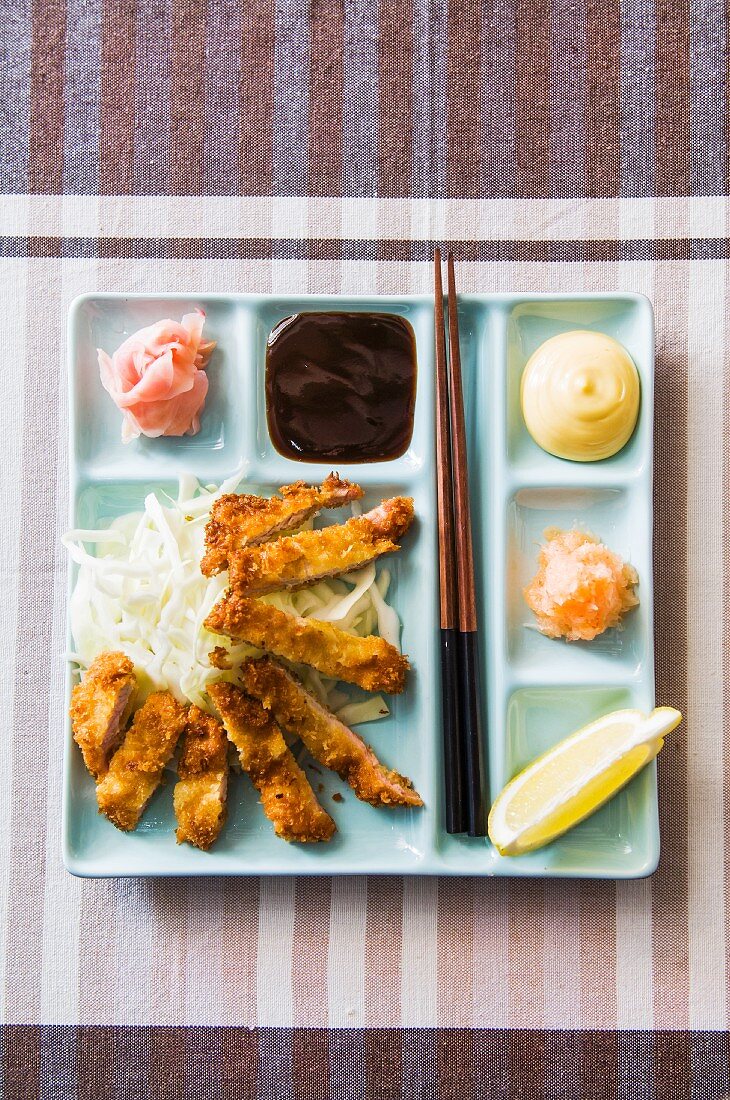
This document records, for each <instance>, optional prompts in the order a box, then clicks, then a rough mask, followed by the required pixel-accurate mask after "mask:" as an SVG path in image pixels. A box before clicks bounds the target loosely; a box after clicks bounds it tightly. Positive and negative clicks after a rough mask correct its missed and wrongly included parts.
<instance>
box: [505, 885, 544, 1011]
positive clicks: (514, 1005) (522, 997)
mask: <svg viewBox="0 0 730 1100" xmlns="http://www.w3.org/2000/svg"><path fill="white" fill-rule="evenodd" d="M506 892H507V898H508V909H507V932H508V936H507V957H508V965H509V987H508V991H507V993H508V998H509V1013H508V1020H509V1024H510V1027H539V1026H540V1025H541V1024H542V1023H543V1020H544V1011H545V994H544V980H545V971H544V966H543V942H544V925H545V920H544V914H545V894H544V888H543V885H542V883H540V882H530V881H527V880H525V879H512V880H510V881H509V882H508V883H507V885H506ZM526 974H529V975H530V981H529V982H528V981H525V975H526Z"/></svg>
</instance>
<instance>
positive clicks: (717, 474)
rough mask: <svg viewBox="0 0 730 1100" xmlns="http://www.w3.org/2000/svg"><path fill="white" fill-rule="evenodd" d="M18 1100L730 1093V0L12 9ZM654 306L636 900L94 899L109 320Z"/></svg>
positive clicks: (9, 1036) (7, 983) (7, 416)
mask: <svg viewBox="0 0 730 1100" xmlns="http://www.w3.org/2000/svg"><path fill="white" fill-rule="evenodd" d="M0 10H2V19H1V20H0V28H1V29H2V34H1V35H0V37H1V39H2V42H1V48H2V53H3V66H2V71H1V72H0V113H1V115H2V125H0V147H1V150H2V151H1V153H0V191H1V192H2V194H1V195H0V249H1V250H2V259H1V260H0V263H1V265H2V284H1V285H2V289H3V309H2V330H3V340H2V347H3V376H4V378H5V380H6V382H7V383H8V390H7V393H6V398H7V400H3V401H2V402H0V425H1V432H0V439H2V445H3V456H4V463H3V470H2V478H1V479H0V500H1V502H2V506H1V510H0V517H2V519H1V522H0V539H1V540H2V550H1V552H0V570H1V571H2V586H1V588H2V594H3V612H2V614H3V630H2V633H1V634H0V649H1V653H2V660H0V677H1V678H2V688H1V691H2V694H1V696H0V697H1V698H2V700H3V706H2V711H1V714H2V718H1V720H2V724H3V731H2V737H0V837H1V838H2V854H1V855H0V925H1V928H2V933H1V938H0V943H1V950H0V1005H1V1006H2V1009H1V1010H2V1020H3V1021H4V1024H5V1027H4V1030H3V1047H2V1061H1V1064H2V1073H3V1078H2V1087H1V1088H0V1091H2V1090H3V1089H4V1092H3V1095H4V1097H5V1098H6V1100H20V1098H22V1100H29V1098H34V1097H43V1098H44V1100H46V1098H48V1100H50V1098H58V1100H66V1098H69V1100H71V1098H74V1100H75V1098H79V1100H83V1098H86V1097H105V1098H106V1097H116V1098H123V1100H127V1098H132V1097H139V1098H140V1100H142V1098H145V1100H146V1098H152V1100H158V1098H163V1097H164V1098H168V1097H170V1098H172V1097H180V1098H182V1097H191V1098H198V1097H206V1098H208V1097H211V1098H215V1100H218V1098H221V1100H227V1098H231V1100H233V1098H236V1100H238V1098H241V1097H252V1098H257V1100H258V1098H260V1100H279V1098H281V1100H289V1098H292V1100H294V1098H299V1097H307V1098H309V1097H317V1098H319V1097H321V1098H322V1100H340V1098H347V1100H350V1098H353V1100H355V1098H357V1100H364V1098H367V1097H378V1098H380V1097H403V1098H407V1100H410V1098H416V1097H426V1098H436V1097H459V1098H471V1097H477V1096H484V1097H487V1096H489V1097H496V1098H508V1097H509V1098H521V1100H532V1098H533V1097H534V1098H545V1100H553V1098H555V1100H558V1098H560V1100H563V1098H566V1100H567V1098H570V1100H572V1098H576V1100H592V1098H594V1097H606V1098H609V1097H610V1098H616V1100H634V1098H642V1100H652V1098H664V1097H668V1098H671V1100H684V1098H688V1100H689V1098H697V1100H710V1098H712V1097H727V1096H728V1094H729V1090H730V1079H729V1069H728V1040H727V1030H726V1029H727V1021H728V1011H729V996H728V994H729V986H728V974H729V970H728V949H729V947H730V896H729V887H730V865H729V863H728V859H729V854H730V840H729V839H728V836H727V834H728V821H729V818H730V796H728V794H727V780H728V776H729V775H730V755H729V754H730V700H729V699H728V693H727V692H728V689H727V683H728V673H729V672H730V669H729V668H728V654H729V653H730V641H729V639H728V628H727V622H728V614H729V612H730V608H728V595H729V593H730V575H729V570H730V514H729V513H728V504H729V503H730V500H729V497H728V491H729V490H728V486H729V484H730V482H729V481H728V477H729V476H730V469H729V468H728V466H727V465H726V462H725V459H724V452H725V444H726V438H725V437H726V434H727V432H728V430H729V428H730V411H729V406H728V396H729V395H728V385H729V383H730V362H729V361H728V331H727V327H728V326H727V310H726V305H725V303H726V298H727V291H728V278H729V276H730V269H729V267H728V262H727V260H728V254H729V248H730V246H729V244H728V227H727V219H728V201H727V199H726V197H725V196H726V195H727V194H728V186H729V175H728V172H729V168H728V133H727V127H728V122H727V119H728V110H727V108H728V93H729V91H730V79H729V77H728V67H727V62H728V45H727V34H728V32H727V15H726V10H725V5H724V2H721V0H697V2H696V3H693V4H690V3H689V0H623V2H620V0H601V2H600V3H599V2H598V0H553V2H552V3H548V0H450V2H449V3H446V2H445V0H444V2H439V0H424V2H422V3H416V2H415V0H309V3H307V2H306V0H249V2H248V3H241V2H239V0H208V2H207V4H206V3H205V2H204V0H200V2H198V0H2V3H0ZM436 242H438V243H441V244H442V245H443V244H446V245H447V246H449V245H453V247H454V249H455V251H456V253H457V256H458V257H459V258H460V260H461V261H462V263H461V265H460V280H461V288H462V289H463V290H464V291H488V290H490V291H492V290H523V291H531V290H532V291H546V290H547V291H573V290H575V291H581V290H614V289H621V290H630V291H642V292H644V293H646V294H648V295H649V296H650V297H651V299H652V300H653V302H654V304H655V307H656V320H657V337H658V359H657V393H656V397H657V403H656V473H657V490H656V513H655V515H656V532H655V533H656V591H657V603H656V621H657V627H656V630H657V636H656V642H657V658H658V661H657V688H658V697H659V700H660V701H663V702H667V703H670V702H671V703H672V704H675V705H677V706H679V707H680V708H681V709H682V710H683V711H684V713H685V714H686V723H685V725H684V726H683V727H682V732H681V733H680V734H679V735H677V736H675V737H673V738H672V739H671V741H670V742H669V743H668V745H667V747H666V749H665V751H664V752H663V753H662V755H661V757H660V761H659V773H660V794H661V818H662V840H663V853H662V859H661V864H660V868H659V871H658V872H657V874H656V875H655V876H654V877H653V878H651V879H649V880H646V881H640V882H633V883H631V882H625V883H619V884H616V883H613V882H597V883H589V882H568V883H563V882H542V881H528V882H524V881H507V880H500V881H488V880H477V881H471V880H454V881H446V880H442V881H438V880H436V879H425V880H413V879H409V880H405V881H403V880H401V879H395V878H370V879H367V880H366V879H362V878H346V879H338V880H329V879H319V880H310V881H305V880H299V881H295V880H286V879H281V880H277V879H273V880H264V881H260V882H259V881H257V880H252V879H242V880H238V881H237V880H228V881H222V880H208V881H200V880H198V881H154V882H153V881H100V882H91V881H78V880H75V879H72V878H71V877H70V876H69V875H67V874H66V872H65V871H64V869H63V867H62V864H61V858H60V839H59V837H60V785H61V764H60V759H61V746H62V740H63V737H64V735H65V720H64V713H63V698H62V695H63V678H64V672H63V667H62V660H61V654H62V652H63V650H64V622H65V561H64V558H63V554H62V552H61V550H60V548H59V535H60V533H61V530H62V528H63V526H64V517H65V514H66V508H67V499H66V498H67V478H66V443H65V435H66V417H67V409H66V400H65V380H64V379H65V362H64V355H65V353H64V326H65V315H66V310H67V306H68V303H69V301H70V300H71V298H72V297H73V296H74V295H76V294H79V293H81V292H83V291H90V290H120V289H124V290H129V291H163V290H186V291H190V290H199V291H203V290H205V291H215V290H232V289H235V290H245V291H259V292H270V291H280V292H294V291H296V292H299V291H328V292H329V291H333V292H338V291H342V292H356V291H367V292H378V293H391V292H397V293H407V292H412V291H429V290H430V284H431V269H430V265H429V260H430V257H431V254H432V248H433V245H434V243H436Z"/></svg>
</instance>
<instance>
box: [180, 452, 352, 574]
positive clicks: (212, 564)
mask: <svg viewBox="0 0 730 1100" xmlns="http://www.w3.org/2000/svg"><path fill="white" fill-rule="evenodd" d="M279 492H280V493H281V496H273V497H271V498H269V497H257V496H250V495H248V494H243V493H241V494H238V493H227V494H226V495H225V496H222V497H219V498H218V500H216V502H215V504H214V505H213V507H212V509H211V512H210V519H209V521H208V524H207V526H206V528H205V546H206V553H205V555H204V557H203V560H202V561H201V563H200V568H201V570H202V571H203V573H205V575H206V576H207V577H211V576H212V575H213V574H214V573H220V572H221V570H223V569H226V568H227V567H228V559H229V555H230V554H231V552H232V551H234V550H243V549H244V548H245V547H247V546H254V545H255V544H256V543H258V542H261V540H262V539H265V538H268V536H269V535H276V534H280V533H281V532H282V531H292V530H293V529H294V528H295V527H299V525H300V524H302V523H304V521H305V520H308V519H311V517H312V516H315V515H316V514H317V512H321V511H322V509H323V508H341V507H342V505H343V504H349V503H350V502H351V501H353V500H359V499H360V497H361V496H362V489H361V488H360V486H359V485H355V484H354V483H353V482H351V481H342V480H341V479H340V478H339V477H337V475H336V474H330V476H329V477H328V478H325V480H324V481H323V482H322V485H321V486H320V488H319V489H318V488H317V487H316V486H314V485H306V484H305V483H304V482H303V481H296V482H295V483H294V484H293V485H282V487H281V489H279Z"/></svg>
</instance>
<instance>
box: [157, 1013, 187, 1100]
mask: <svg viewBox="0 0 730 1100" xmlns="http://www.w3.org/2000/svg"><path fill="white" fill-rule="evenodd" d="M185 1031H186V1029H185V1028H184V1027H155V1028H153V1029H152V1032H151V1034H150V1057H149V1082H148V1095H149V1098H150V1100H186V1097H187V1093H186V1089H185V1064H186V1056H185V1055H186V1051H185V1046H186V1044H185Z"/></svg>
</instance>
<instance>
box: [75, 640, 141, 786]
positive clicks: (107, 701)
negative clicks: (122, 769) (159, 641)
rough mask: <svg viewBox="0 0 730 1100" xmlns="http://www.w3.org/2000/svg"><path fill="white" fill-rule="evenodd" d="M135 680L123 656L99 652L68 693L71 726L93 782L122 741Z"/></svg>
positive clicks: (135, 683)
mask: <svg viewBox="0 0 730 1100" xmlns="http://www.w3.org/2000/svg"><path fill="white" fill-rule="evenodd" d="M136 686H137V681H136V679H135V676H134V671H133V665H132V662H131V661H130V660H129V658H128V657H125V656H124V654H123V653H112V652H109V653H100V654H99V656H98V657H96V658H95V659H94V660H93V661H92V662H91V664H90V665H89V667H88V669H87V670H86V673H85V675H84V678H83V680H82V681H81V683H80V684H77V685H76V687H75V688H74V689H73V691H72V693H71V708H70V710H69V713H70V715H71V726H72V728H73V735H74V741H75V742H76V744H77V745H78V746H79V748H80V749H81V752H82V754H83V757H84V764H86V767H87V768H88V769H89V771H90V772H91V774H92V775H93V777H94V779H96V780H99V779H101V777H102V776H103V775H104V774H105V773H106V770H107V768H108V766H109V758H110V757H111V755H112V753H113V752H114V750H115V749H116V747H117V745H118V744H119V742H120V741H121V739H122V734H123V733H124V726H125V723H126V719H127V718H128V717H129V710H130V707H131V705H132V702H133V695H134V691H135V688H136Z"/></svg>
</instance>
